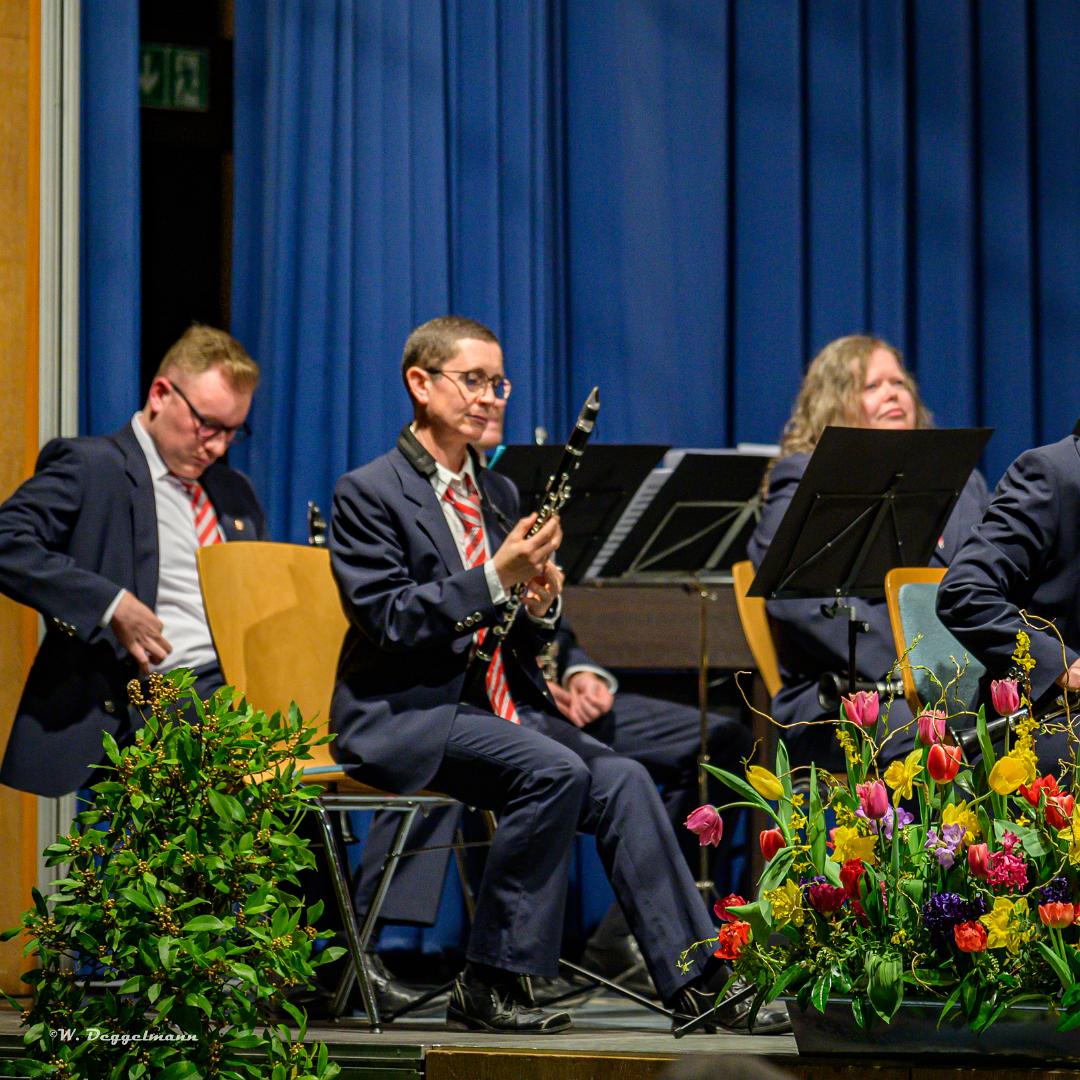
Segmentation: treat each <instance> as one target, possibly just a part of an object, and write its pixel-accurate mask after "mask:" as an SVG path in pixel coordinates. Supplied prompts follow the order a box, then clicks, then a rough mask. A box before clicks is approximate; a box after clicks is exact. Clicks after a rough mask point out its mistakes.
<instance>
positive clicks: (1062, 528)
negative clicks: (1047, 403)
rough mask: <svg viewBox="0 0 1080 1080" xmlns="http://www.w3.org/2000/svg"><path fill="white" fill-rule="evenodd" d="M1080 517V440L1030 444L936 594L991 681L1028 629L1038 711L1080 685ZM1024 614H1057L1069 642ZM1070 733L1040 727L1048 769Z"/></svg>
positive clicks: (946, 618) (1057, 724)
mask: <svg viewBox="0 0 1080 1080" xmlns="http://www.w3.org/2000/svg"><path fill="white" fill-rule="evenodd" d="M1078 426H1080V425H1078ZM1078 521H1080V442H1078V440H1077V437H1076V435H1075V434H1074V435H1069V436H1068V437H1067V438H1064V439H1062V440H1061V441H1060V442H1056V443H1052V444H1050V445H1049V446H1039V447H1035V448H1034V449H1031V450H1027V451H1025V452H1024V453H1023V454H1021V455H1020V456H1019V457H1018V458H1017V459H1016V460H1015V461H1014V462H1013V463H1012V464H1011V465H1010V466H1009V468H1008V469H1007V470H1006V472H1005V475H1004V476H1003V477H1002V478H1001V481H1000V482H999V483H998V486H997V488H996V489H995V491H994V497H993V499H992V500H991V502H990V505H989V507H988V508H987V510H986V513H985V515H984V516H983V518H982V520H981V521H980V522H979V523H978V524H977V525H976V526H975V528H974V529H973V531H972V533H971V535H970V536H969V537H968V539H967V541H966V543H965V544H964V546H963V547H962V548H961V549H960V551H959V553H958V554H957V556H956V558H955V559H954V560H953V562H952V564H951V565H950V567H949V571H948V573H947V574H946V575H945V579H944V580H943V581H942V583H941V588H940V589H939V590H938V599H937V607H938V615H939V616H940V618H941V621H942V622H943V623H944V624H945V625H946V626H947V627H948V628H949V629H950V630H951V631H952V632H953V633H954V634H955V635H956V636H957V638H959V639H960V641H961V642H962V643H963V644H964V646H965V647H966V648H968V649H970V650H971V652H972V653H973V655H975V656H977V657H978V658H979V660H980V661H981V662H982V664H983V665H984V666H985V667H986V682H987V683H989V682H990V680H992V679H1002V678H1006V677H1009V676H1014V675H1015V674H1016V671H1015V669H1014V665H1013V661H1012V654H1013V651H1014V650H1015V648H1016V635H1017V632H1018V631H1020V630H1024V631H1025V632H1026V633H1027V634H1028V635H1029V637H1030V639H1031V645H1030V650H1031V656H1032V658H1033V659H1034V660H1035V667H1034V669H1033V670H1032V672H1031V691H1032V697H1033V699H1034V702H1035V711H1036V715H1038V714H1040V713H1042V712H1045V711H1046V710H1047V709H1052V708H1053V707H1054V705H1055V699H1056V698H1057V697H1058V696H1059V695H1060V693H1061V691H1062V688H1067V689H1069V690H1078V689H1080V529H1077V527H1076V524H1077V522H1078ZM1021 610H1024V611H1026V612H1027V613H1028V614H1029V615H1032V616H1038V617H1041V618H1043V619H1050V620H1052V621H1053V622H1054V624H1055V625H1056V627H1057V630H1058V633H1060V634H1061V640H1060V641H1059V640H1058V637H1057V636H1056V635H1055V634H1054V633H1052V632H1049V631H1047V632H1043V631H1040V630H1038V629H1032V628H1030V627H1028V626H1026V625H1025V624H1024V621H1023V619H1022V618H1021V615H1020V612H1021ZM1062 644H1064V652H1063V651H1062ZM984 689H986V688H985V687H984ZM985 697H986V698H989V694H985ZM1069 738H1070V736H1069V733H1068V731H1067V730H1066V725H1065V720H1064V718H1063V717H1062V718H1059V719H1057V720H1050V721H1048V722H1047V727H1046V728H1045V729H1044V730H1042V731H1040V732H1039V733H1038V735H1037V738H1036V743H1035V748H1036V752H1037V754H1038V758H1039V767H1040V769H1041V770H1042V771H1043V772H1046V773H1053V774H1057V775H1059V776H1060V775H1061V763H1062V761H1063V760H1064V759H1066V758H1071V754H1070V752H1069V746H1068V743H1069ZM1066 779H1067V781H1068V783H1067V786H1068V787H1069V788H1072V787H1073V785H1074V784H1075V777H1071V776H1068V774H1067V773H1066Z"/></svg>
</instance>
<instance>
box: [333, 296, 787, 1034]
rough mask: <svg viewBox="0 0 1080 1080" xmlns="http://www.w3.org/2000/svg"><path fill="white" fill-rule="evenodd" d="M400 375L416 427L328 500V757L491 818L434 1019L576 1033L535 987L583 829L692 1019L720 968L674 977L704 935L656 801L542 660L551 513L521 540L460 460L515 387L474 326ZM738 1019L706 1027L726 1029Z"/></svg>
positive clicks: (470, 457) (554, 576) (668, 989)
mask: <svg viewBox="0 0 1080 1080" xmlns="http://www.w3.org/2000/svg"><path fill="white" fill-rule="evenodd" d="M402 374H403V377H404V381H405V385H406V387H407V389H408V393H409V396H410V398H411V400H412V405H413V421H412V423H411V424H409V425H408V426H407V427H406V428H405V429H404V430H403V431H402V432H401V435H400V437H399V439H398V443H397V446H396V447H395V448H394V449H393V450H391V451H390V452H389V453H387V454H384V455H383V456H382V457H379V458H376V460H375V461H373V462H371V463H369V464H368V465H365V466H363V467H362V468H359V469H356V470H354V471H353V472H350V473H347V474H346V475H345V476H343V477H342V478H341V479H340V480H339V481H338V484H337V487H336V489H335V492H334V503H333V513H332V516H331V522H330V535H329V546H330V554H331V560H332V565H333V570H334V575H335V577H336V579H337V583H338V587H339V589H340V591H341V597H342V601H343V603H344V606H345V610H346V613H347V615H348V618H349V624H350V625H349V630H348V633H347V635H346V638H345V643H344V645H343V647H342V653H341V660H340V663H339V667H338V677H337V685H336V687H335V691H334V699H333V704H332V707H331V716H332V718H333V726H334V729H335V731H336V734H337V738H336V740H335V742H334V743H333V744H332V745H333V748H334V753H335V755H336V756H337V758H338V760H340V761H341V762H342V763H343V764H345V765H346V766H347V767H349V771H350V772H352V773H353V774H354V775H356V776H357V777H358V778H359V779H361V780H365V781H368V782H372V783H376V784H378V785H380V786H383V787H386V788H387V789H389V790H391V791H398V792H412V791H416V790H418V789H420V788H423V787H430V788H433V789H435V790H438V791H442V792H445V793H446V794H449V795H452V796H454V797H456V798H460V799H461V800H462V801H463V802H467V803H468V804H469V805H472V806H479V807H482V808H485V809H490V810H493V811H494V812H495V814H496V815H497V817H498V821H499V825H498V829H497V830H496V833H495V836H494V838H493V840H492V845H491V850H490V852H489V855H488V858H487V864H486V868H485V871H484V877H483V880H482V882H481V885H480V889H479V892H478V895H477V902H476V914H475V917H474V920H473V925H472V931H471V933H470V937H469V942H468V948H467V950H466V965H465V969H464V971H463V972H462V973H461V975H460V976H459V978H458V980H457V982H456V983H455V985H454V988H453V990H452V992H451V995H450V1003H449V1006H448V1009H447V1021H448V1023H449V1024H451V1025H452V1026H455V1027H466V1028H475V1029H482V1030H489V1031H500V1032H518V1031H520V1032H527V1033H536V1032H552V1031H557V1030H560V1029H563V1028H565V1027H567V1026H568V1025H569V1023H570V1017H569V1016H568V1015H567V1014H566V1013H565V1012H550V1011H544V1010H542V1009H539V1008H537V1007H536V1005H535V1003H534V1001H533V998H532V993H531V988H530V983H529V979H528V976H530V975H544V976H554V975H555V974H556V970H557V963H558V956H559V946H560V941H561V937H562V924H563V910H564V899H565V894H566V887H567V869H568V865H569V860H570V852H571V844H572V841H573V837H574V834H575V833H576V832H578V831H582V832H587V833H593V834H595V836H596V842H597V847H598V849H599V852H600V856H601V859H602V861H603V864H604V867H605V870H606V871H607V874H608V877H609V878H610V880H611V883H612V886H613V887H614V890H615V894H616V896H617V897H618V899H619V902H620V903H621V904H622V906H623V908H624V910H625V912H626V917H627V921H628V923H629V925H630V927H631V929H632V930H633V932H634V934H635V935H636V937H637V938H638V941H639V943H640V945H641V948H642V951H643V953H644V955H645V959H646V962H647V964H648V966H649V969H650V973H651V974H652V977H653V980H654V981H655V983H656V986H657V989H658V990H659V992H660V994H661V995H662V997H663V998H664V1000H665V1001H666V1002H668V1003H669V1004H670V1005H672V1006H673V1007H675V1008H676V1009H677V1011H678V1013H679V1014H681V1015H684V1016H686V1015H692V1014H695V1013H697V1012H699V1011H700V1010H701V1007H702V1006H705V1005H708V1004H711V1002H712V998H713V993H714V992H715V990H717V989H719V988H720V987H721V986H722V985H723V982H724V977H725V975H726V972H725V971H724V970H723V968H722V967H721V965H720V964H719V963H718V962H717V961H716V960H714V959H712V958H707V959H706V957H707V953H706V952H705V951H704V950H702V954H701V959H699V960H697V961H695V963H694V964H693V965H692V967H691V969H690V971H689V972H688V973H686V974H684V973H682V972H681V971H680V970H679V968H678V967H677V965H676V959H677V957H678V956H679V954H680V952H681V951H682V950H683V949H684V948H686V947H687V945H689V944H690V943H691V942H694V941H700V940H703V939H705V938H708V937H710V936H711V935H712V933H713V929H712V920H711V918H710V914H709V912H708V911H707V910H706V908H705V905H704V903H703V901H702V900H701V897H700V896H699V895H698V893H697V890H696V889H695V887H694V881H693V878H692V876H691V874H690V872H689V870H688V868H687V866H686V862H685V860H684V859H683V857H682V855H681V854H680V852H679V848H678V845H677V844H676V841H675V837H674V835H673V833H672V829H671V824H670V822H669V821H668V819H667V816H666V814H665V812H664V808H663V805H662V803H661V801H660V796H659V795H658V793H657V790H656V788H655V786H654V784H653V782H652V781H651V780H650V778H649V775H648V773H647V772H646V771H645V769H644V767H643V766H641V765H639V764H638V763H636V762H633V761H630V760H628V759H626V758H623V757H620V756H619V755H618V754H616V753H615V752H614V751H612V750H611V749H610V748H609V747H607V746H605V745H603V744H602V743H600V742H598V741H596V740H595V739H593V738H591V737H590V736H589V735H587V734H586V733H585V732H584V731H582V730H580V729H578V728H576V727H575V726H574V725H573V724H571V723H569V722H568V721H567V720H566V719H565V718H564V717H563V715H562V714H561V713H560V712H559V710H558V709H557V708H556V707H555V705H554V703H553V702H552V701H551V699H550V697H549V695H548V692H547V690H546V688H545V685H544V682H543V679H542V677H541V674H540V670H539V668H538V667H537V664H536V656H537V653H538V651H539V648H540V646H541V645H542V644H543V641H544V639H545V637H548V636H550V635H551V633H552V632H553V629H554V625H555V621H556V618H557V611H558V595H559V592H560V590H561V587H562V576H561V574H560V573H559V571H558V570H557V569H556V567H555V566H554V564H553V562H552V556H553V555H554V553H555V551H556V550H557V548H558V546H559V542H560V539H561V530H560V526H559V521H558V517H557V516H553V517H551V518H550V519H549V520H548V521H547V522H546V523H545V524H544V525H543V527H542V528H541V529H540V530H539V531H538V532H536V533H535V535H533V536H528V535H527V533H528V531H529V529H530V526H531V525H532V523H533V520H534V519H533V517H532V516H531V515H530V516H527V517H524V518H521V517H520V512H519V506H518V495H517V491H516V489H515V488H514V486H513V484H512V483H511V482H510V481H509V480H507V479H506V478H504V477H501V476H499V475H496V474H494V473H492V472H491V471H490V470H487V469H481V468H479V467H478V463H477V459H476V456H475V451H474V450H473V449H472V448H471V446H470V444H471V443H474V442H476V440H477V439H478V438H479V437H480V436H481V434H482V433H483V431H484V428H485V426H486V424H487V421H488V417H489V415H490V413H491V410H492V409H494V408H496V405H495V403H496V402H497V401H499V400H500V399H502V398H505V396H506V395H507V394H508V393H509V390H510V383H509V381H508V380H507V378H506V376H505V374H504V371H503V357H502V350H501V349H500V347H499V343H498V339H497V338H496V337H495V335H494V334H493V333H492V332H491V331H490V330H488V329H487V328H486V327H485V326H482V325H481V324H479V323H477V322H474V321H472V320H469V319H463V318H459V317H456V316H447V317H443V318H438V319H433V320H431V321H430V322H427V323H425V324H424V325H422V326H420V327H418V328H417V329H416V330H414V331H413V333H412V334H411V335H410V336H409V339H408V341H407V342H406V344H405V350H404V356H403V360H402ZM520 583H527V591H526V593H525V599H524V605H523V606H524V607H525V609H526V610H525V612H524V613H523V614H522V615H520V616H519V617H518V618H517V619H516V620H515V621H514V622H513V624H512V625H511V627H510V629H509V632H508V633H507V634H506V636H505V638H503V639H502V640H501V642H500V644H499V648H498V651H497V652H496V655H495V657H494V658H493V660H492V661H491V662H490V664H481V670H480V674H479V676H478V677H473V676H472V672H471V671H470V667H471V659H472V656H473V653H474V651H475V650H476V648H477V646H478V638H480V637H482V636H486V635H487V634H488V633H490V632H491V630H492V628H493V627H495V626H496V625H500V624H501V621H502V616H503V610H504V606H505V603H506V601H507V599H508V597H509V595H510V593H511V590H513V589H514V587H515V586H517V585H518V584H520ZM488 645H489V646H490V642H489V643H488ZM485 651H487V650H485ZM475 670H476V665H475V664H473V665H472V671H475ZM710 991H712V992H710ZM744 1005H745V1003H740V1004H739V1005H735V1006H728V1007H726V1008H724V1009H722V1010H721V1011H720V1013H719V1017H718V1019H719V1020H720V1022H721V1023H723V1024H725V1026H729V1025H730V1026H731V1027H736V1026H737V1025H738V1022H739V1020H740V1019H744V1016H745V1012H746V1007H748V1006H746V1007H744ZM768 1019H769V1018H768V1017H765V1018H763V1020H764V1021H765V1023H766V1024H767V1023H768ZM743 1026H744V1027H745V1023H744V1024H743ZM763 1026H764V1025H763Z"/></svg>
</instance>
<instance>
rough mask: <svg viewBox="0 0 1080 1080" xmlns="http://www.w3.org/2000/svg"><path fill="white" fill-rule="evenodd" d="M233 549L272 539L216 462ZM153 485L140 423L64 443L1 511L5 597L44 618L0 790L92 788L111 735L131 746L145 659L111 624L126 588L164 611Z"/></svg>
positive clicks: (209, 473) (211, 483)
mask: <svg viewBox="0 0 1080 1080" xmlns="http://www.w3.org/2000/svg"><path fill="white" fill-rule="evenodd" d="M201 483H202V484H203V486H204V487H205V489H206V493H207V495H208V496H209V498H210V501H211V502H212V503H213V504H214V508H215V510H216V511H217V515H218V520H219V522H220V524H221V526H222V528H223V530H224V531H225V534H226V536H227V537H229V538H230V539H235V540H253V539H261V538H263V537H264V536H265V532H266V524H265V519H264V517H263V512H262V508H261V507H260V506H259V502H258V500H257V499H256V497H255V493H254V491H253V490H252V488H251V485H250V483H249V482H248V481H247V479H246V478H245V477H244V476H242V475H241V474H240V473H238V472H236V471H235V470H233V469H230V468H228V467H227V466H226V465H223V464H221V463H220V462H217V463H215V464H213V465H211V466H210V467H209V468H208V469H207V470H206V472H205V473H204V474H203V476H202V478H201ZM157 584H158V532H157V509H156V506H155V502H154V487H153V481H152V480H151V478H150V469H149V467H148V465H147V464H146V457H145V455H144V454H143V452H142V448H141V447H140V446H139V443H138V441H137V440H136V438H135V433H134V432H133V431H132V430H131V426H130V425H125V426H124V427H123V428H122V429H121V430H120V431H118V432H115V433H114V434H112V435H103V436H93V437H88V438H79V439H54V440H53V441H52V442H50V443H48V444H47V445H46V446H45V447H44V448H43V449H42V451H41V454H40V455H39V457H38V461H37V466H36V468H35V471H34V475H33V476H32V477H31V478H30V479H29V480H27V481H26V482H25V483H24V484H23V485H22V486H21V487H19V488H18V490H17V491H16V492H15V493H14V494H13V495H12V496H11V497H10V498H9V499H8V500H7V501H6V502H5V503H4V504H3V506H0V590H2V591H3V592H4V593H5V594H6V595H7V596H9V597H11V598H12V599H13V600H17V601H18V602H19V603H22V604H26V605H27V606H29V607H33V608H36V609H37V610H38V611H40V612H41V614H42V615H43V616H44V617H45V625H46V632H45V639H44V641H43V642H42V644H41V648H40V649H39V650H38V654H37V657H36V658H35V660H34V664H33V667H32V668H31V670H30V675H29V677H28V679H27V682H26V686H25V688H24V690H23V694H22V699H21V700H20V702H19V707H18V710H17V712H16V715H15V721H14V724H13V726H12V730H11V735H10V737H9V739H8V745H7V751H6V753H5V755H4V763H3V766H2V768H0V782H2V783H5V784H8V785H10V786H11V787H15V788H20V789H22V790H23V791H31V792H35V793H37V794H39V795H50V796H55V795H63V794H66V793H67V792H70V791H75V790H76V789H77V788H79V787H81V786H83V785H84V784H86V783H88V782H90V781H91V778H92V776H93V773H92V770H91V768H90V766H91V765H94V764H97V763H99V762H101V761H102V760H103V757H104V754H103V752H102V747H101V737H102V732H103V731H109V732H110V733H111V734H113V735H114V736H117V735H119V736H120V737H123V736H124V734H125V732H126V731H129V730H130V727H131V725H132V724H134V723H137V722H138V720H137V719H136V718H133V717H131V716H130V715H129V710H128V708H127V689H126V687H127V683H128V681H129V680H130V679H132V678H134V677H135V676H137V675H138V667H137V665H136V663H135V661H134V660H133V659H132V658H131V657H130V656H129V655H128V653H127V651H126V650H125V649H123V648H122V647H121V645H120V643H119V642H118V641H117V640H116V636H115V635H114V634H113V632H112V630H110V629H108V628H102V627H101V626H100V625H99V622H100V619H101V616H102V615H103V614H104V612H105V610H106V609H107V608H108V606H109V604H110V603H111V602H112V600H113V598H114V597H115V596H116V593H117V591H118V590H119V589H120V588H121V587H123V588H125V589H127V590H128V591H129V592H131V593H132V594H134V595H135V596H136V597H138V598H139V599H140V600H141V601H142V602H143V603H144V604H146V605H147V607H150V608H153V607H154V605H155V603H156V601H157Z"/></svg>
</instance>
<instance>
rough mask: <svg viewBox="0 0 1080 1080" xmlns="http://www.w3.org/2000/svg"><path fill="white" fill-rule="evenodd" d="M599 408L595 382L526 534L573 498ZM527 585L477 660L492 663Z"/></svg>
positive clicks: (517, 590) (513, 596) (514, 594)
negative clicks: (576, 473)
mask: <svg viewBox="0 0 1080 1080" xmlns="http://www.w3.org/2000/svg"><path fill="white" fill-rule="evenodd" d="M599 412H600V388H599V387H597V386H594V387H593V389H592V393H591V394H589V396H588V398H586V400H585V404H584V405H583V406H582V407H581V413H580V414H579V416H578V418H577V423H575V424H574V430H573V431H571V432H570V438H569V439H567V440H566V446H564V447H563V453H562V457H561V458H560V459H559V467H558V468H557V469H556V470H555V472H553V473H552V474H551V476H550V477H548V482H547V486H546V487H545V488H544V494H543V496H542V497H541V499H540V505H539V506H538V507H537V509H536V521H534V522H533V524H532V525H531V526H530V527H529V531H528V532H527V533H526V534H525V535H526V536H535V535H536V534H537V533H538V532H539V531H540V529H541V528H542V527H543V526H544V524H545V522H547V521H549V520H550V519H551V518H552V517H554V516H555V514H557V513H558V512H559V510H561V509H562V506H563V504H564V503H565V502H566V500H567V499H568V498H570V478H571V477H572V476H573V475H574V471H575V470H576V469H577V467H578V464H579V463H580V461H581V456H582V455H583V454H584V453H585V444H586V443H587V442H588V441H589V436H590V435H592V433H593V428H594V427H595V426H596V415H597V413H599ZM527 588H528V586H527V584H526V583H524V582H522V583H521V584H519V585H515V586H514V587H513V589H511V591H510V598H509V600H507V602H506V609H505V611H504V612H503V617H502V619H501V620H500V621H499V622H497V623H496V624H495V625H494V626H493V627H492V628H491V630H490V632H489V633H487V634H485V635H484V640H483V642H482V643H481V644H480V645H479V646H478V647H477V649H476V653H475V655H474V657H473V659H474V660H479V661H481V662H482V663H485V664H486V663H489V662H490V661H491V659H492V657H494V655H495V650H496V649H497V648H498V647H499V645H500V644H501V643H502V641H503V639H504V638H505V637H506V635H507V634H509V633H510V627H511V626H513V625H514V619H516V618H517V613H518V609H519V608H520V607H521V604H522V601H523V600H524V598H525V592H526V590H527Z"/></svg>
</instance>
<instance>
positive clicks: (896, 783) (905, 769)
mask: <svg viewBox="0 0 1080 1080" xmlns="http://www.w3.org/2000/svg"><path fill="white" fill-rule="evenodd" d="M922 755H923V752H922V750H912V751H911V753H910V754H908V756H907V757H906V758H904V760H903V762H900V761H894V762H893V763H892V764H891V765H890V766H889V767H888V768H887V769H886V770H885V783H886V784H888V785H889V787H891V788H892V789H893V806H899V805H900V800H901V799H902V798H903V799H910V798H911V782H912V781H913V780H914V779H915V777H916V776H918V775H919V773H921V772H922V771H923V767H922V765H921V764H920V759H921V758H922Z"/></svg>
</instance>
